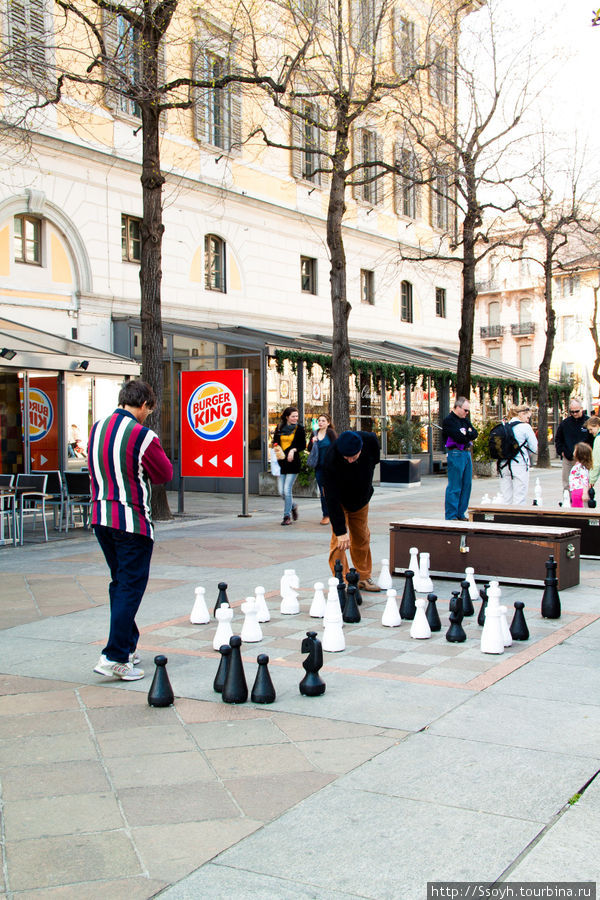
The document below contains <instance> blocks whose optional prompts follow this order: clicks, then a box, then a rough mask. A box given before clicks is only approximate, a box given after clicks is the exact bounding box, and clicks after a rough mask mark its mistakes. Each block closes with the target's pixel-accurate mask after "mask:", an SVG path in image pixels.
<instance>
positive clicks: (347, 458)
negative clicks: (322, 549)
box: [323, 431, 379, 591]
mask: <svg viewBox="0 0 600 900" xmlns="http://www.w3.org/2000/svg"><path fill="white" fill-rule="evenodd" d="M378 462H379V441H378V440H377V438H376V437H375V435H374V434H371V432H370V431H342V433H341V434H340V436H339V437H338V439H337V440H336V442H335V444H334V445H333V447H331V448H330V450H329V451H328V453H327V456H326V457H325V463H324V465H323V490H324V492H325V499H326V501H327V509H328V510H329V519H330V521H331V530H332V534H331V543H330V545H329V566H330V568H331V571H332V572H333V573H334V574H335V572H334V565H335V561H336V559H339V560H341V563H342V566H343V570H344V575H345V574H346V572H347V571H348V561H347V559H346V550H350V556H351V558H352V562H353V564H354V567H355V569H356V570H357V572H358V573H359V575H360V580H359V582H358V586H359V588H360V589H361V591H378V590H379V587H378V586H377V585H376V584H375V582H374V581H373V580H372V578H371V569H372V560H371V544H370V541H371V533H370V531H369V500H370V499H371V497H372V496H373V472H374V470H375V466H376V465H377V463H378Z"/></svg>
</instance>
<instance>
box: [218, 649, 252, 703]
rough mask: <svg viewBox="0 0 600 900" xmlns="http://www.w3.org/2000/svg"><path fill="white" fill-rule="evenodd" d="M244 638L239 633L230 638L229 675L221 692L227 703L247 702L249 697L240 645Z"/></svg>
mask: <svg viewBox="0 0 600 900" xmlns="http://www.w3.org/2000/svg"><path fill="white" fill-rule="evenodd" d="M241 645H242V639H241V637H240V636H239V634H233V635H232V636H231V637H230V638H229V646H230V647H231V653H230V656H229V667H228V669H227V677H226V678H225V684H224V685H223V692H222V694H221V696H222V698H223V700H224V702H225V703H245V702H246V700H247V699H248V685H247V684H246V676H245V675H244V663H243V662H242V652H241V650H240V647H241Z"/></svg>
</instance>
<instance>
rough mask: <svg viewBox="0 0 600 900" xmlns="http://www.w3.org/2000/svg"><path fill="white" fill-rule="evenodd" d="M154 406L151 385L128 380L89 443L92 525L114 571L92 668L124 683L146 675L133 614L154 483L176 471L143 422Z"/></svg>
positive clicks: (147, 555)
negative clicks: (102, 642) (105, 631)
mask: <svg viewBox="0 0 600 900" xmlns="http://www.w3.org/2000/svg"><path fill="white" fill-rule="evenodd" d="M155 406H156V397H155V395H154V391H153V390H152V388H151V387H150V385H149V384H146V382H144V381H128V382H126V383H125V384H124V385H123V387H122V388H121V391H120V393H119V408H118V409H116V410H115V411H114V412H113V413H112V414H111V415H110V416H108V417H107V418H105V419H100V420H99V421H97V422H95V423H94V425H93V426H92V430H91V431H90V438H89V443H88V464H89V469H90V482H91V500H92V518H91V524H92V526H93V528H94V532H95V534H96V538H97V540H98V543H99V544H100V547H101V548H102V552H103V553H104V556H105V558H106V562H107V563H108V568H109V569H110V575H111V582H110V585H109V588H108V594H109V598H110V631H109V635H108V641H107V643H106V646H105V647H104V649H103V650H102V655H101V656H100V659H99V660H98V663H97V664H96V666H95V668H94V672H97V673H98V675H106V676H109V677H116V678H120V679H122V680H123V681H137V680H138V679H140V678H143V677H144V670H143V669H140V668H139V667H138V663H139V661H140V660H139V658H138V657H137V654H136V647H137V642H138V638H139V630H138V628H137V625H136V623H135V617H136V614H137V611H138V609H139V606H140V603H141V602H142V597H143V596H144V591H145V590H146V584H147V583H148V576H149V573H150V560H151V558H152V549H153V546H154V530H153V526H152V517H151V510H150V502H151V496H152V488H151V485H152V484H164V483H165V482H167V481H170V479H171V478H172V477H173V467H172V465H171V463H170V461H169V459H168V458H167V456H166V454H165V452H164V450H163V448H162V447H161V445H160V441H159V439H158V435H156V434H155V433H154V432H153V431H151V430H150V429H149V428H146V426H145V425H144V422H145V421H146V419H147V418H148V416H149V415H150V413H151V412H152V411H153V410H154V407H155Z"/></svg>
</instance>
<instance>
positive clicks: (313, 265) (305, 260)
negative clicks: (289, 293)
mask: <svg viewBox="0 0 600 900" xmlns="http://www.w3.org/2000/svg"><path fill="white" fill-rule="evenodd" d="M300 286H301V290H302V292H303V293H304V294H316V293H317V261H316V259H313V258H312V256H301V257H300Z"/></svg>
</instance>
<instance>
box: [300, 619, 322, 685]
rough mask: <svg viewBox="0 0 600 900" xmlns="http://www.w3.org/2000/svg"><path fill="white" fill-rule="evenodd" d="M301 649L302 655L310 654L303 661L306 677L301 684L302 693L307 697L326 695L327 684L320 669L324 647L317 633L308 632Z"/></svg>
mask: <svg viewBox="0 0 600 900" xmlns="http://www.w3.org/2000/svg"><path fill="white" fill-rule="evenodd" d="M300 649H301V652H302V653H308V656H307V657H306V659H304V660H302V665H303V667H304V671H305V672H306V675H305V676H304V678H303V679H302V681H301V682H300V685H299V687H300V693H301V694H304V696H305V697H318V696H319V695H320V694H324V693H325V682H324V681H323V680H322V678H321V677H320V675H319V669H321V668H322V667H323V647H322V646H321V641H320V640H319V639H318V637H317V632H316V631H307V632H306V637H305V638H303V639H302V644H301V647H300Z"/></svg>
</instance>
